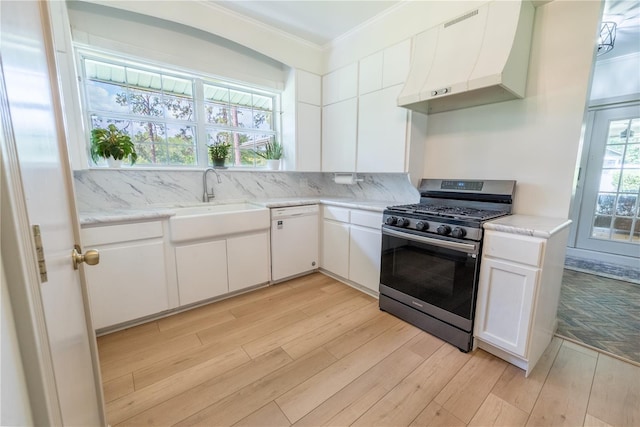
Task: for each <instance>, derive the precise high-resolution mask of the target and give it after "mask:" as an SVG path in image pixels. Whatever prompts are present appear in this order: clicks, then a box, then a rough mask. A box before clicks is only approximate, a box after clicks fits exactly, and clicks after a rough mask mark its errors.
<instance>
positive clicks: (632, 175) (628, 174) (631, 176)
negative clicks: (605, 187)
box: [619, 169, 640, 194]
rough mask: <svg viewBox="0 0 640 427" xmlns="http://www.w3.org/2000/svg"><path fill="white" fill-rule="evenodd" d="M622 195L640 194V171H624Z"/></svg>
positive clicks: (621, 186) (621, 185) (621, 184)
mask: <svg viewBox="0 0 640 427" xmlns="http://www.w3.org/2000/svg"><path fill="white" fill-rule="evenodd" d="M619 191H620V192H621V193H635V194H637V193H638V192H640V169H625V170H623V171H622V182H621V183H620V190H619Z"/></svg>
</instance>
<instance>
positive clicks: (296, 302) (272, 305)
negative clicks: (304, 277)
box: [229, 286, 328, 317]
mask: <svg viewBox="0 0 640 427" xmlns="http://www.w3.org/2000/svg"><path fill="white" fill-rule="evenodd" d="M327 296H328V294H327V293H326V292H323V291H322V290H321V289H319V288H318V287H315V286H308V287H307V286H305V287H298V288H293V289H292V290H291V291H289V292H287V293H286V294H282V295H276V296H270V297H269V298H263V299H260V300H258V301H255V302H252V303H250V304H243V305H241V306H238V307H233V308H231V309H230V310H229V311H230V312H231V313H232V314H233V315H234V316H236V317H243V316H248V315H250V314H254V313H261V312H265V311H270V312H274V311H276V312H277V311H280V310H282V311H284V310H291V309H294V308H295V309H299V308H300V307H301V306H305V305H308V304H310V303H312V302H313V301H315V300H317V299H319V298H323V297H327Z"/></svg>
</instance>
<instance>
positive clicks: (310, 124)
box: [296, 96, 322, 172]
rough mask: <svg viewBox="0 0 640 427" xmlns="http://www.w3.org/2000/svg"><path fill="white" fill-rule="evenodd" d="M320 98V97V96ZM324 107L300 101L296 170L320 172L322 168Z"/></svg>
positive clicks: (297, 124) (297, 122)
mask: <svg viewBox="0 0 640 427" xmlns="http://www.w3.org/2000/svg"><path fill="white" fill-rule="evenodd" d="M318 98H320V97H319V96H318ZM321 115H322V107H318V106H316V105H310V104H306V103H304V102H298V115H297V118H296V126H297V132H296V134H297V142H298V143H297V161H296V170H297V171H301V172H318V171H319V170H320V167H321V165H320V158H321V153H322V149H321V141H320V133H321V131H322V125H321Z"/></svg>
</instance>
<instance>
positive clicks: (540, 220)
mask: <svg viewBox="0 0 640 427" xmlns="http://www.w3.org/2000/svg"><path fill="white" fill-rule="evenodd" d="M569 225H571V220H570V219H566V218H549V217H543V216H532V215H517V214H515V215H509V216H504V217H502V218H498V219H494V220H493V221H489V222H486V223H484V229H485V230H494V231H501V232H503V233H512V234H522V235H525V236H533V237H542V238H545V239H548V238H549V237H551V236H553V235H554V234H556V233H557V232H559V231H560V230H563V229H564V228H566V227H568V226H569Z"/></svg>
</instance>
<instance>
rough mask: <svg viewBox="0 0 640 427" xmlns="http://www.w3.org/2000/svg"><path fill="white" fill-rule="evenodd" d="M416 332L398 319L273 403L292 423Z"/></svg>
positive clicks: (415, 329) (416, 332) (416, 330)
mask: <svg viewBox="0 0 640 427" xmlns="http://www.w3.org/2000/svg"><path fill="white" fill-rule="evenodd" d="M419 332H420V331H419V330H418V329H417V328H415V327H414V326H412V325H409V324H407V323H404V322H402V323H400V324H398V325H396V326H394V327H392V328H391V329H389V330H387V331H386V332H384V333H383V334H381V335H380V336H378V337H376V338H375V339H373V340H371V341H369V342H368V343H367V344H365V345H363V346H362V347H360V348H358V349H357V350H356V351H354V352H352V353H350V354H349V355H348V356H345V357H344V358H342V359H340V360H339V361H337V362H336V363H334V364H333V365H331V366H330V367H328V368H327V369H325V370H324V371H322V372H320V373H319V374H318V375H315V376H314V377H312V378H310V379H308V380H307V381H305V382H303V383H301V384H300V385H298V386H297V387H295V388H293V389H292V390H290V391H289V392H288V393H286V394H285V395H283V396H281V397H279V398H278V399H276V403H277V404H278V406H280V408H281V409H282V412H284V413H285V415H286V416H287V418H289V420H290V421H291V422H294V423H295V422H296V421H298V420H299V419H300V418H302V417H303V416H305V415H306V414H308V413H309V412H311V411H312V410H313V409H314V408H315V407H316V406H318V405H319V404H321V403H322V402H324V401H325V400H327V399H328V398H329V397H331V396H332V395H333V394H335V393H337V392H338V391H340V390H341V389H342V388H343V387H345V386H347V385H348V384H349V383H350V382H351V381H353V380H355V379H356V378H358V377H359V376H360V375H362V374H363V373H365V372H366V371H367V370H368V369H370V368H372V367H373V366H375V365H376V364H377V363H379V362H380V361H381V360H382V359H384V358H385V357H387V356H388V355H390V354H391V353H393V352H394V351H395V350H396V349H398V348H399V347H400V346H402V345H403V344H404V343H406V342H407V341H409V340H410V339H411V338H413V337H414V336H416V335H417V334H418V333H419Z"/></svg>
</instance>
